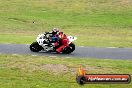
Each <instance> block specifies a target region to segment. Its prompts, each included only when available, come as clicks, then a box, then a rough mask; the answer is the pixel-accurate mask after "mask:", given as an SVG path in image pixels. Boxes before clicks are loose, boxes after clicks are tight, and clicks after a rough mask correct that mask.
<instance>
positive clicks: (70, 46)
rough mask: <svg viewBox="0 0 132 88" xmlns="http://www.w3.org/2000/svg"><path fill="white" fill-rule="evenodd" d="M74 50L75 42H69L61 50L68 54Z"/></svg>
mask: <svg viewBox="0 0 132 88" xmlns="http://www.w3.org/2000/svg"><path fill="white" fill-rule="evenodd" d="M74 50H75V44H74V43H70V44H69V46H68V47H66V48H64V50H63V51H62V53H64V54H70V53H72V52H73V51H74Z"/></svg>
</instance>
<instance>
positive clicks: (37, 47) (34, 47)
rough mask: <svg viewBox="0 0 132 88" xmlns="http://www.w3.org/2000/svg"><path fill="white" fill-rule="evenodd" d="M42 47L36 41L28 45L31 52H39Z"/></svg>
mask: <svg viewBox="0 0 132 88" xmlns="http://www.w3.org/2000/svg"><path fill="white" fill-rule="evenodd" d="M42 49H43V47H41V46H40V45H39V44H38V42H33V43H32V44H31V45H30V50H31V51H33V52H39V51H41V50H42Z"/></svg>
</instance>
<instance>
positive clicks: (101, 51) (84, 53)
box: [0, 44, 132, 60]
mask: <svg viewBox="0 0 132 88" xmlns="http://www.w3.org/2000/svg"><path fill="white" fill-rule="evenodd" d="M0 54H24V55H33V56H39V55H40V56H51V57H54V56H63V57H67V58H70V57H77V58H99V59H123V60H128V59H131V60H132V48H112V47H111V48H97V47H76V50H75V51H74V52H73V53H71V54H54V53H45V52H37V53H35V52H31V51H30V50H29V45H24V44H0Z"/></svg>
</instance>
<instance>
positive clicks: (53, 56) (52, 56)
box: [49, 56, 57, 57]
mask: <svg viewBox="0 0 132 88" xmlns="http://www.w3.org/2000/svg"><path fill="white" fill-rule="evenodd" d="M49 57H57V56H49Z"/></svg>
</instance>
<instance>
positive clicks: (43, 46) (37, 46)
mask: <svg viewBox="0 0 132 88" xmlns="http://www.w3.org/2000/svg"><path fill="white" fill-rule="evenodd" d="M67 38H68V39H69V42H68V44H69V45H68V46H67V47H65V48H64V49H63V50H62V52H61V53H63V54H70V53H72V52H73V51H74V50H75V44H74V43H73V41H75V40H76V39H77V37H73V36H67ZM47 41H49V38H48V37H47V34H46V33H43V34H39V35H38V37H37V38H36V41H35V42H33V43H32V44H31V45H30V50H31V51H32V52H39V51H45V52H56V49H57V48H58V47H59V45H58V46H54V45H52V44H48V43H47Z"/></svg>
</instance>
